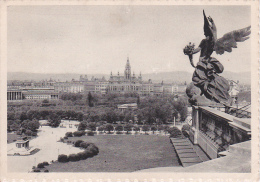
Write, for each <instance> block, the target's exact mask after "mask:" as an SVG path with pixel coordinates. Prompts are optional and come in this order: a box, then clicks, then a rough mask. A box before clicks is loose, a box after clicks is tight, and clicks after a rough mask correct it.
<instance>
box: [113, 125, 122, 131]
mask: <svg viewBox="0 0 260 182" xmlns="http://www.w3.org/2000/svg"><path fill="white" fill-rule="evenodd" d="M115 130H116V131H118V132H121V131H123V130H124V128H123V126H122V125H117V126H116V128H115Z"/></svg>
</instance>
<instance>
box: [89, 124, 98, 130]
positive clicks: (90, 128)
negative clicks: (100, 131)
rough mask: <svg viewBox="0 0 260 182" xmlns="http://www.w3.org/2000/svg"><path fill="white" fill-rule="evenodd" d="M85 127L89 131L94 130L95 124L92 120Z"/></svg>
mask: <svg viewBox="0 0 260 182" xmlns="http://www.w3.org/2000/svg"><path fill="white" fill-rule="evenodd" d="M87 128H88V129H89V130H91V131H96V128H97V125H96V123H94V122H91V123H89V124H88V126H87Z"/></svg>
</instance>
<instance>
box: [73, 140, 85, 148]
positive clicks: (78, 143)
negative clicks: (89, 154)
mask: <svg viewBox="0 0 260 182" xmlns="http://www.w3.org/2000/svg"><path fill="white" fill-rule="evenodd" d="M82 142H83V140H77V141H76V142H75V144H74V147H80V144H81V143H82Z"/></svg>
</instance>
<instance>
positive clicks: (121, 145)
mask: <svg viewBox="0 0 260 182" xmlns="http://www.w3.org/2000/svg"><path fill="white" fill-rule="evenodd" d="M79 139H80V140H83V141H87V142H91V143H94V144H95V145H96V146H97V147H98V148H99V154H98V155H97V156H94V157H93V158H88V159H86V160H81V161H78V162H68V163H59V162H57V163H53V164H51V165H50V166H47V167H46V168H47V169H49V171H50V172H133V171H137V170H141V169H147V168H154V167H168V166H179V163H178V159H177V156H176V153H175V151H174V148H173V146H172V144H171V143H170V139H169V137H166V136H156V135H96V136H83V137H71V138H69V140H71V141H76V140H79Z"/></svg>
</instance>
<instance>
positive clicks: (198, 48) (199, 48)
mask: <svg viewBox="0 0 260 182" xmlns="http://www.w3.org/2000/svg"><path fill="white" fill-rule="evenodd" d="M200 50H201V47H197V48H196V49H194V50H193V51H192V54H196V53H198V52H200Z"/></svg>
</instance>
